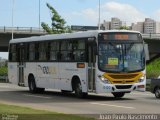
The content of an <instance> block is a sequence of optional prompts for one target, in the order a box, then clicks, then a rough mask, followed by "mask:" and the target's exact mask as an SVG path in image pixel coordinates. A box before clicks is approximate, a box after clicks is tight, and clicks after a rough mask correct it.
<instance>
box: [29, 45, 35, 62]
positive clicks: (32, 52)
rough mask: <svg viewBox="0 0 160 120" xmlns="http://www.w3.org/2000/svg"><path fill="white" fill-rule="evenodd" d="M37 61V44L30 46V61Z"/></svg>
mask: <svg viewBox="0 0 160 120" xmlns="http://www.w3.org/2000/svg"><path fill="white" fill-rule="evenodd" d="M34 60H35V43H30V44H29V61H34Z"/></svg>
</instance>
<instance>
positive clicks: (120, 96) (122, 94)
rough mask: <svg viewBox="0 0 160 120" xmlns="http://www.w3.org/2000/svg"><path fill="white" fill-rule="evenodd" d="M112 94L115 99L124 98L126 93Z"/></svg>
mask: <svg viewBox="0 0 160 120" xmlns="http://www.w3.org/2000/svg"><path fill="white" fill-rule="evenodd" d="M112 94H113V96H114V97H115V98H122V97H123V96H124V95H125V93H124V92H113V93H112Z"/></svg>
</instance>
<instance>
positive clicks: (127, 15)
mask: <svg viewBox="0 0 160 120" xmlns="http://www.w3.org/2000/svg"><path fill="white" fill-rule="evenodd" d="M102 10H103V14H105V15H108V16H109V17H118V18H120V19H121V20H122V21H126V22H129V23H131V22H137V21H143V20H144V18H145V17H146V15H145V14H143V13H141V12H140V11H138V10H137V9H136V8H135V7H133V6H131V5H129V4H124V3H118V2H108V3H106V4H104V5H103V6H102ZM105 11H106V12H105ZM105 15H104V16H105ZM104 16H103V17H104ZM108 16H106V17H108Z"/></svg>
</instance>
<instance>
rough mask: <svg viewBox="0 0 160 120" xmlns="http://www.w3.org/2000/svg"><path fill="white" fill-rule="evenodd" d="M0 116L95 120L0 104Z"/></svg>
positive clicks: (27, 118) (36, 119)
mask: <svg viewBox="0 0 160 120" xmlns="http://www.w3.org/2000/svg"><path fill="white" fill-rule="evenodd" d="M0 114H3V115H14V116H18V120H95V119H94V118H85V117H81V116H76V115H69V114H62V113H56V112H49V111H45V110H35V109H31V108H27V107H19V106H14V105H5V104H0ZM0 116H1V115H0Z"/></svg>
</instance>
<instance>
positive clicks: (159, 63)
mask: <svg viewBox="0 0 160 120" xmlns="http://www.w3.org/2000/svg"><path fill="white" fill-rule="evenodd" d="M146 75H147V78H157V77H158V76H159V75H160V58H157V59H155V60H154V61H152V62H151V63H149V64H148V65H147V68H146Z"/></svg>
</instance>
